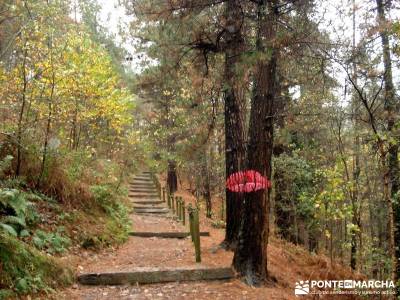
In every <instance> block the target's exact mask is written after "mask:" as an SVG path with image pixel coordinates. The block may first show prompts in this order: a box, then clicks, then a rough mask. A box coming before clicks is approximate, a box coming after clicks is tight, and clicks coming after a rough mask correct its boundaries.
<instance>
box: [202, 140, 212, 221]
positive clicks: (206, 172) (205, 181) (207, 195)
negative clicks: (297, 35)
mask: <svg viewBox="0 0 400 300" xmlns="http://www.w3.org/2000/svg"><path fill="white" fill-rule="evenodd" d="M207 156H208V149H207V147H204V153H203V159H202V168H201V169H202V194H203V197H204V200H205V201H206V217H207V218H211V216H212V203H211V185H210V167H209V166H210V164H209V162H208V157H207Z"/></svg>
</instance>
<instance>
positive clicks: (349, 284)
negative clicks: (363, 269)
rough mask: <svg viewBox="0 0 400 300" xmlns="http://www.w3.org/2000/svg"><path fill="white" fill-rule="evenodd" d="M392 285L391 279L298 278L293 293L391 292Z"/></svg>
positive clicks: (392, 289)
mask: <svg viewBox="0 0 400 300" xmlns="http://www.w3.org/2000/svg"><path fill="white" fill-rule="evenodd" d="M394 287H395V286H394V283H393V281H391V280H348V279H347V280H305V281H303V280H300V281H297V282H296V284H295V288H294V294H295V295H296V296H298V295H308V294H321V293H323V294H327V293H325V292H326V291H327V292H328V293H329V294H342V293H343V294H345V293H347V294H372V293H374V294H393V291H394ZM384 290H386V291H384ZM324 291H325V292H324ZM341 291H342V292H341ZM346 291H347V292H346Z"/></svg>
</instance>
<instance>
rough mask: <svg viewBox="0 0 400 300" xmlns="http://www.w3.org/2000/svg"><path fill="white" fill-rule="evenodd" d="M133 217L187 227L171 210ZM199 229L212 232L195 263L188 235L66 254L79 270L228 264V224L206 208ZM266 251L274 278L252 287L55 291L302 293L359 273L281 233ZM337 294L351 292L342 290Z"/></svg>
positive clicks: (67, 295)
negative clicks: (219, 224) (304, 286)
mask: <svg viewBox="0 0 400 300" xmlns="http://www.w3.org/2000/svg"><path fill="white" fill-rule="evenodd" d="M178 194H179V195H180V196H183V197H184V198H185V200H186V201H187V203H188V202H193V203H194V201H195V199H194V197H193V196H192V195H191V194H190V193H188V192H185V191H183V192H180V193H178ZM131 218H132V223H133V230H134V231H151V232H161V231H188V228H187V227H186V228H184V227H183V225H181V224H180V223H178V222H177V221H175V220H174V219H173V218H172V215H166V216H159V215H156V216H149V215H139V214H132V216H131ZM200 229H201V231H209V232H210V236H209V237H202V238H201V253H202V262H201V263H200V264H196V263H195V259H194V247H193V245H192V242H191V240H190V238H186V239H164V238H142V237H133V236H131V237H130V238H129V240H128V241H127V242H126V243H125V244H123V245H121V246H119V247H118V248H111V249H108V250H103V251H101V252H97V253H96V252H93V251H83V252H82V253H81V254H80V255H79V256H74V257H70V258H68V263H69V264H70V265H71V266H74V267H75V270H76V274H77V275H79V274H82V273H100V272H117V271H129V270H132V269H133V268H136V267H199V266H201V267H228V266H230V265H231V262H232V256H233V253H232V252H229V251H225V250H223V249H221V248H220V247H219V245H220V243H221V242H222V241H223V238H224V230H223V229H217V228H214V227H213V226H212V222H211V220H210V219H207V218H205V217H204V214H201V220H200ZM268 253H269V257H268V259H269V262H268V268H269V272H270V275H271V276H273V278H275V279H276V282H275V283H271V284H270V285H269V286H265V287H261V288H253V287H249V286H247V285H245V284H244V283H243V282H242V281H241V280H239V279H233V280H222V281H221V280H220V281H198V282H171V283H163V284H151V285H121V286H85V285H81V284H78V283H77V284H74V285H73V286H72V287H70V288H68V289H64V290H59V291H57V292H56V293H55V294H54V299H83V300H94V299H279V300H282V299H298V298H296V297H295V295H294V285H295V282H296V281H299V280H307V279H318V280H323V279H343V278H346V279H348V278H355V277H360V275H358V274H353V273H352V272H351V270H350V269H349V268H346V267H343V266H342V265H339V264H333V265H331V264H330V262H329V260H328V259H327V258H326V257H325V256H320V255H311V254H309V252H308V251H306V250H305V249H304V248H302V247H299V246H295V245H293V244H290V243H287V242H284V241H282V240H280V239H277V238H271V241H270V244H269V246H268ZM307 298H308V297H303V299H307ZM327 299H328V298H327ZM329 299H334V298H333V297H330V298H329ZM337 299H352V298H350V297H349V298H345V297H343V296H341V297H340V298H337Z"/></svg>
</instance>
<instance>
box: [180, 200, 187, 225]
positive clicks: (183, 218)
mask: <svg viewBox="0 0 400 300" xmlns="http://www.w3.org/2000/svg"><path fill="white" fill-rule="evenodd" d="M181 200H182V224H183V225H186V212H185V200H184V199H183V198H182V199H181Z"/></svg>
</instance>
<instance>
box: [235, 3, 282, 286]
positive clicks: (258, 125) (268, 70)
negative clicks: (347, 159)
mask: <svg viewBox="0 0 400 300" xmlns="http://www.w3.org/2000/svg"><path fill="white" fill-rule="evenodd" d="M274 4H275V3H274V2H272V1H267V0H261V1H260V2H259V3H258V25H257V50H258V51H259V52H261V53H264V54H266V48H265V46H264V45H263V44H262V43H263V42H264V41H265V42H267V43H269V45H268V47H269V49H270V50H271V52H270V53H271V55H270V57H269V58H266V57H264V55H263V58H260V60H259V61H258V63H257V66H256V72H255V78H254V89H253V97H252V105H251V111H250V124H249V142H248V148H247V157H246V166H247V168H249V169H254V170H256V171H258V172H260V173H261V174H263V175H264V176H267V177H268V178H271V171H272V164H271V158H272V151H273V132H274V130H273V125H274V122H273V114H274V97H275V85H276V62H277V51H276V49H274V48H273V47H271V44H272V43H271V42H272V40H273V39H274V38H275V33H276V29H275V26H276V21H275V18H276V16H277V15H278V11H277V7H276V6H275V5H274ZM267 11H268V12H269V13H270V14H267ZM265 56H266V55H265ZM269 203H270V190H267V191H264V190H260V191H257V192H252V193H246V194H245V196H244V208H243V211H242V222H241V226H240V232H239V243H238V247H237V249H236V251H235V254H234V258H233V266H234V268H235V269H236V270H237V271H238V273H239V274H240V275H242V276H243V277H244V278H245V280H246V282H247V283H248V284H250V285H258V284H261V283H263V282H264V281H266V280H267V278H268V269H267V244H268V236H269Z"/></svg>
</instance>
